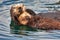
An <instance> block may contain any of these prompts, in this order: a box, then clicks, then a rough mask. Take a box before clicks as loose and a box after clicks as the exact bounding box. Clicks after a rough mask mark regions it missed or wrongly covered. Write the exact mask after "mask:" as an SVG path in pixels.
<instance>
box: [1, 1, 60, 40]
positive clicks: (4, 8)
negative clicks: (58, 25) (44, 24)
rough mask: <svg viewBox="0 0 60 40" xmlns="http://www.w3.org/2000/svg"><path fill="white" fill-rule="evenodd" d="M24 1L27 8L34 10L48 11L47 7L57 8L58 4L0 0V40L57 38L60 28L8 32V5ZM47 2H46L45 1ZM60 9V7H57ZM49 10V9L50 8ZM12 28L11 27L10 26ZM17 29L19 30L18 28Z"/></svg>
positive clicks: (56, 39)
mask: <svg viewBox="0 0 60 40" xmlns="http://www.w3.org/2000/svg"><path fill="white" fill-rule="evenodd" d="M17 3H19V4H20V3H24V4H25V6H26V7H27V8H30V9H32V10H33V11H35V12H37V13H38V12H48V8H47V7H52V10H53V11H54V8H53V7H55V8H58V7H59V6H60V5H44V4H46V2H44V1H42V2H41V1H39V0H0V40H41V39H42V40H43V39H44V40H45V39H46V40H48V39H52V40H59V39H60V30H51V31H44V30H38V32H37V31H20V32H19V33H20V34H11V33H10V22H11V19H10V7H11V6H12V5H13V4H17ZM47 3H48V2H47ZM58 9H60V8H58ZM50 11H51V10H50ZM12 28H13V27H12ZM18 31H19V30H18Z"/></svg>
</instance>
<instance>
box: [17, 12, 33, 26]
mask: <svg viewBox="0 0 60 40" xmlns="http://www.w3.org/2000/svg"><path fill="white" fill-rule="evenodd" d="M31 17H32V16H31V15H30V14H29V13H27V12H23V13H22V14H21V15H20V16H19V18H18V20H19V22H20V24H23V25H27V23H28V21H29V20H30V19H31Z"/></svg>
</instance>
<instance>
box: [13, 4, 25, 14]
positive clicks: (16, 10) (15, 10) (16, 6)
mask: <svg viewBox="0 0 60 40" xmlns="http://www.w3.org/2000/svg"><path fill="white" fill-rule="evenodd" d="M19 7H21V8H22V10H23V11H25V6H24V4H15V5H13V6H12V10H13V13H14V14H20V12H19V10H18V8H19Z"/></svg>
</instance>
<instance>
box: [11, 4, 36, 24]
mask: <svg viewBox="0 0 60 40" xmlns="http://www.w3.org/2000/svg"><path fill="white" fill-rule="evenodd" d="M10 13H11V19H13V21H14V22H15V23H17V24H19V25H20V24H23V25H26V24H27V23H28V20H29V19H30V18H31V16H33V15H35V13H34V12H33V11H32V10H31V9H26V7H25V6H24V4H16V5H13V6H12V7H11V10H10Z"/></svg>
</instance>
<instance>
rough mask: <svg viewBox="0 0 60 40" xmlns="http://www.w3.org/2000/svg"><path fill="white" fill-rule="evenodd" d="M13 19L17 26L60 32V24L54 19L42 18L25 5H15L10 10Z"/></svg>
mask: <svg viewBox="0 0 60 40" xmlns="http://www.w3.org/2000/svg"><path fill="white" fill-rule="evenodd" d="M10 13H11V19H12V20H13V21H14V22H15V24H17V25H21V24H22V25H28V26H30V27H32V28H34V29H35V28H37V29H42V30H60V22H59V21H57V20H55V19H53V18H47V17H44V16H40V15H38V14H36V13H35V12H33V11H32V10H31V9H27V8H26V7H25V6H24V5H23V4H18V5H14V6H12V7H11V10H10Z"/></svg>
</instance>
